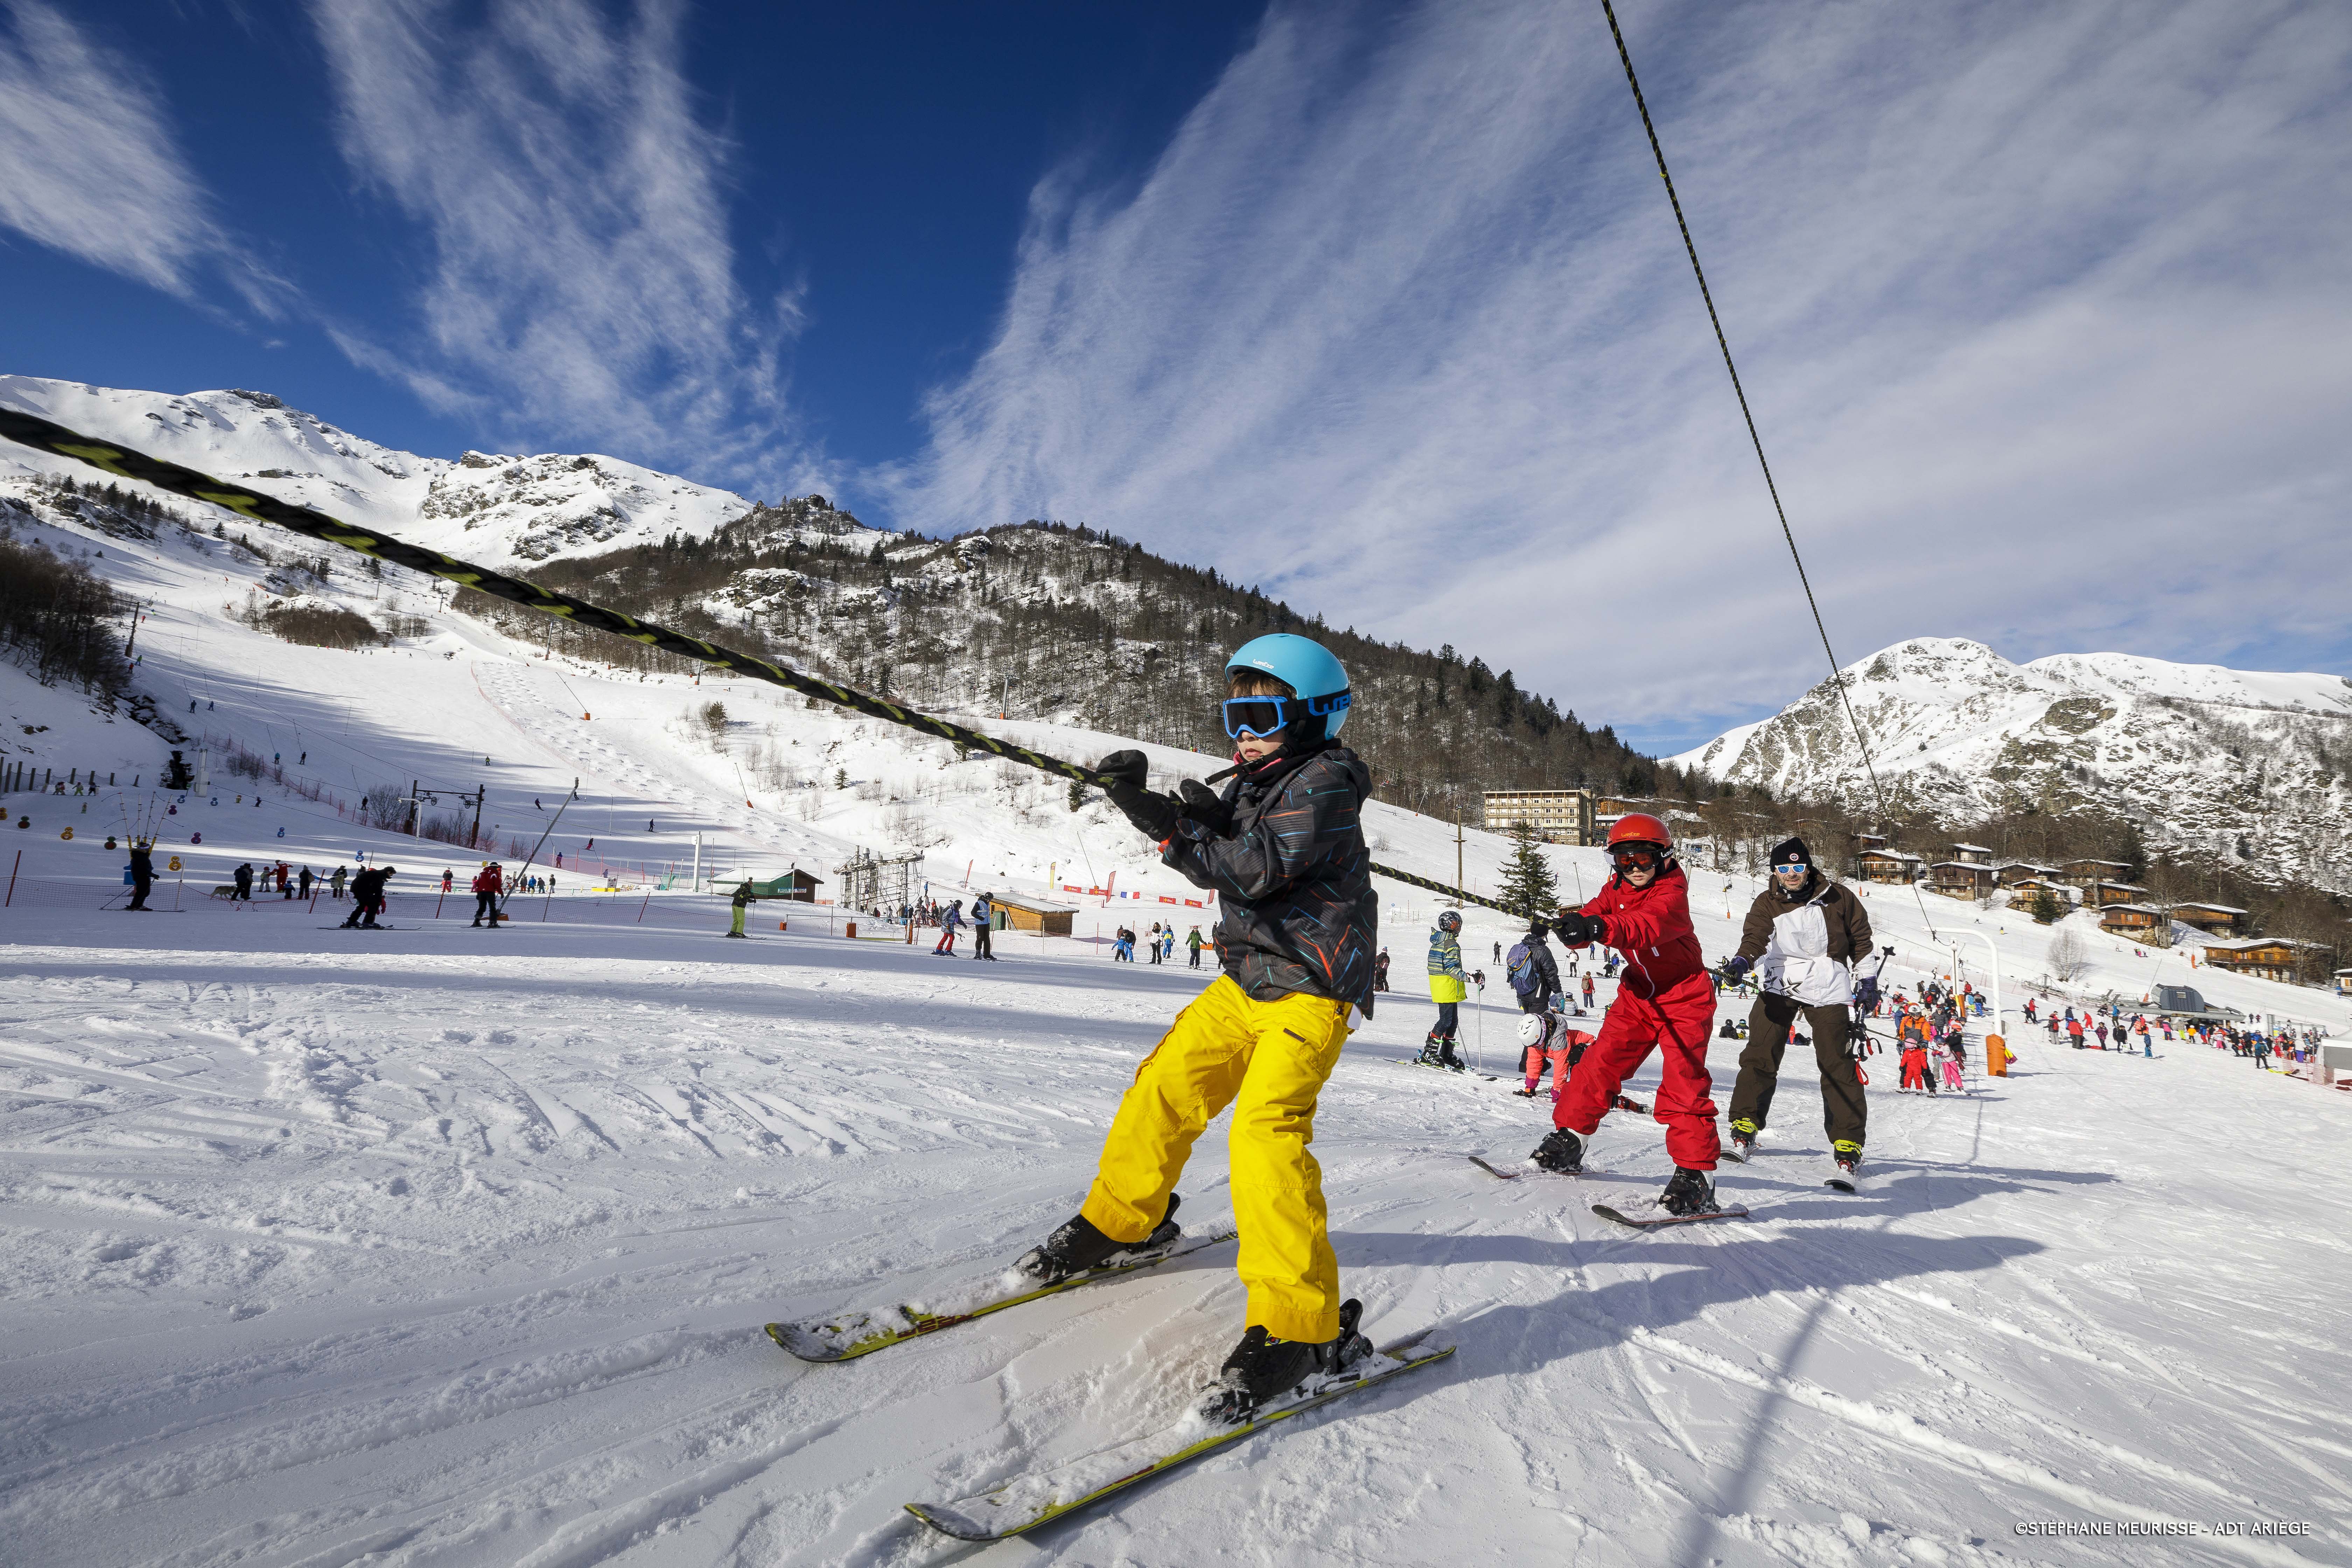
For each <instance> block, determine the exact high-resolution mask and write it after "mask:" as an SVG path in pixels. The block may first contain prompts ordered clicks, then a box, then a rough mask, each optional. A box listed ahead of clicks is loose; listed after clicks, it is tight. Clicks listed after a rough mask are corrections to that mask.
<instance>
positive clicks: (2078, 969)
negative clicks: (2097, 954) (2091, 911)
mask: <svg viewBox="0 0 2352 1568" xmlns="http://www.w3.org/2000/svg"><path fill="white" fill-rule="evenodd" d="M2090 967H2091V955H2090V952H2089V951H2088V950H2087V949H2085V948H2084V945H2083V933H2082V932H2081V931H2076V930H2074V928H2073V927H2071V926H2070V927H2068V928H2067V929H2066V930H2064V931H2060V932H2059V933H2058V934H2057V935H2056V936H2055V937H2054V938H2053V939H2052V940H2051V942H2050V977H2051V978H2052V979H2053V980H2055V981H2057V982H2058V983H2059V984H2061V985H2072V984H2074V982H2075V981H2077V980H2080V979H2081V978H2083V975H2084V972H2085V971H2087V970H2088V969H2089V968H2090Z"/></svg>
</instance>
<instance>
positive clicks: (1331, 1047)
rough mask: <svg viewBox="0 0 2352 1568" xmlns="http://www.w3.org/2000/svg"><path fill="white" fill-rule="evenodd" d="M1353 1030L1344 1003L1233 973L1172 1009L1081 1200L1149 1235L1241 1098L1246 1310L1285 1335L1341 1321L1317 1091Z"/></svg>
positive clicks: (1102, 1217)
mask: <svg viewBox="0 0 2352 1568" xmlns="http://www.w3.org/2000/svg"><path fill="white" fill-rule="evenodd" d="M1347 1042H1348V1005H1347V1004H1346V1003H1345V1002H1334V1001H1332V1000H1330V999H1329V998H1328V997H1324V996H1285V997H1283V998H1282V999H1281V1000H1280V1001H1277V1002H1254V1001H1252V1000H1251V999H1250V998H1249V996H1248V994H1246V993H1244V991H1243V990H1242V988H1241V987H1240V986H1238V985H1236V984H1234V980H1233V977H1232V976H1231V975H1228V974H1221V975H1219V976H1218V977H1217V979H1216V981H1215V983H1214V984H1212V985H1210V987H1209V988H1208V989H1207V990H1205V991H1203V992H1202V993H1201V994H1200V995H1198V996H1196V997H1194V998H1193V999H1192V1005H1190V1006H1188V1007H1186V1008H1185V1009H1184V1010H1183V1011H1182V1012H1181V1013H1179V1014H1177V1015H1176V1021H1175V1022H1174V1023H1173V1024H1171V1025H1170V1026H1169V1027H1168V1033H1167V1034H1165V1035H1163V1036H1161V1037H1160V1044H1159V1046H1158V1047H1156V1048H1154V1049H1153V1051H1152V1053H1151V1054H1150V1056H1148V1057H1146V1058H1143V1065H1142V1066H1141V1067H1139V1068H1137V1069H1136V1072H1135V1084H1134V1086H1133V1087H1132V1088H1130V1089H1129V1090H1128V1091H1127V1096H1126V1098H1125V1099H1123V1100H1120V1101H1119V1103H1118V1115H1117V1116H1116V1117H1114V1118H1113V1119H1112V1121H1111V1124H1110V1136H1109V1137H1108V1139H1106V1140H1105V1141H1104V1142H1103V1152H1102V1164H1101V1167H1100V1169H1099V1170H1098V1171H1097V1173H1096V1176H1095V1184H1094V1188H1093V1190H1092V1191H1090V1192H1088V1193H1087V1202H1086V1206H1085V1207H1084V1208H1083V1209H1081V1210H1079V1212H1080V1213H1081V1214H1083V1215H1086V1217H1087V1221H1088V1223H1090V1224H1092V1225H1093V1226H1095V1228H1097V1230H1100V1231H1101V1232H1102V1233H1103V1234H1104V1235H1105V1236H1108V1237H1110V1238H1111V1239H1113V1240H1114V1241H1140V1240H1142V1239H1143V1238H1144V1237H1147V1236H1149V1235H1150V1234H1151V1232H1152V1229H1153V1227H1155V1226H1158V1225H1159V1223H1160V1220H1161V1219H1162V1218H1163V1217H1164V1216H1165V1215H1167V1212H1168V1194H1170V1193H1171V1192H1173V1191H1174V1190H1175V1187H1176V1178H1177V1177H1178V1176H1180V1175H1181V1174H1182V1173H1183V1170H1184V1162H1185V1160H1186V1158H1187V1157H1189V1156H1190V1155H1191V1154H1192V1144H1193V1142H1194V1141H1195V1140H1196V1139H1198V1138H1199V1137H1200V1136H1201V1134H1202V1131H1205V1130H1206V1129H1207V1127H1208V1125H1209V1118H1211V1117H1213V1116H1214V1115H1216V1114H1217V1112H1219V1111H1221V1110H1223V1109H1224V1108H1225V1107H1226V1106H1228V1105H1231V1106H1233V1107H1234V1125H1233V1131H1232V1133H1231V1134H1230V1146H1231V1149H1232V1156H1233V1182H1234V1221H1235V1224H1236V1227H1237V1228H1238V1229H1239V1230H1240V1232H1241V1266H1240V1267H1241V1277H1242V1283H1243V1284H1244V1285H1245V1286H1246V1287H1248V1289H1249V1321H1250V1322H1252V1323H1255V1324H1262V1325H1263V1326H1264V1327H1265V1331H1266V1332H1267V1333H1269V1334H1272V1335H1273V1336H1274V1337H1275V1338H1276V1339H1284V1340H1304V1341H1307V1342H1311V1343H1319V1342H1322V1341H1325V1340H1328V1339H1330V1338H1332V1337H1333V1336H1334V1335H1336V1334H1338V1333H1339V1258H1336V1257H1335V1256H1333V1254H1332V1251H1331V1241H1330V1238H1329V1237H1328V1236H1327V1235H1326V1234H1325V1230H1324V1226H1325V1215H1324V1208H1323V1171H1322V1167H1320V1166H1318V1164H1316V1163H1315V1156H1314V1155H1312V1154H1310V1153H1308V1152H1307V1144H1309V1143H1311V1142H1314V1140H1315V1097H1316V1096H1317V1095H1318V1094H1319V1093H1320V1092H1321V1091H1322V1089H1323V1080H1324V1079H1327V1078H1329V1077H1330V1076H1331V1069H1332V1068H1334V1067H1336V1066H1338V1065H1339V1047H1342V1046H1344V1045H1346V1044H1347Z"/></svg>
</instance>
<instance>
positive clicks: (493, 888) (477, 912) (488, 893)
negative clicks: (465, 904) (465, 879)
mask: <svg viewBox="0 0 2352 1568" xmlns="http://www.w3.org/2000/svg"><path fill="white" fill-rule="evenodd" d="M504 891H506V876H505V868H503V867H501V866H500V865H499V863H498V862H497V861H495V860H493V861H491V862H490V863H489V864H488V865H487V866H485V867H483V868H481V870H480V872H479V873H478V874H477V875H476V876H475V878H474V923H475V924H476V925H480V924H481V923H482V920H483V917H485V916H488V919H489V922H490V929H491V930H492V931H496V930H498V929H499V918H500V917H499V894H500V893H502V892H504Z"/></svg>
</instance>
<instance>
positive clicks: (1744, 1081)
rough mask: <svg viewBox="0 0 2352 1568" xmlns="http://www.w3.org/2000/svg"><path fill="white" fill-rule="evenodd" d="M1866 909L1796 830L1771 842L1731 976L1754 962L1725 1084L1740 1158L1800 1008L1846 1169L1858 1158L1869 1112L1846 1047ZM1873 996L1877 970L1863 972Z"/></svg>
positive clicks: (1767, 1100)
mask: <svg viewBox="0 0 2352 1568" xmlns="http://www.w3.org/2000/svg"><path fill="white" fill-rule="evenodd" d="M1870 947H1871V933H1870V916H1869V914H1868V913H1867V912H1866V911H1865V910H1864V909H1863V907H1862V900H1860V899H1858V898H1856V897H1854V895H1853V890H1852V889H1847V888H1843V887H1840V886H1839V885H1838V884H1837V883H1835V882H1832V881H1831V880H1830V879H1828V878H1826V877H1824V876H1822V874H1821V870H1820V868H1817V867H1816V866H1815V865H1814V864H1813V857H1812V854H1811V851H1810V850H1808V849H1807V848H1806V847H1805V841H1804V840H1803V839H1801V838H1790V839H1788V840H1787V841H1785V842H1783V843H1781V844H1780V845H1779V846H1777V847H1775V848H1774V849H1773V851H1772V878H1771V880H1770V881H1769V883H1768V884H1766V886H1765V889H1764V890H1763V891H1762V892H1761V893H1759V894H1758V895H1757V898H1756V902H1755V903H1754V904H1752V905H1750V906H1749V908H1748V921H1747V924H1746V925H1745V926H1744V927H1742V928H1741V931H1740V934H1739V952H1738V956H1736V957H1734V958H1733V959H1731V960H1730V961H1729V962H1728V963H1726V964H1725V965H1724V973H1725V977H1726V978H1727V979H1731V980H1737V979H1738V977H1739V976H1741V975H1743V974H1745V973H1748V970H1750V969H1754V970H1755V971H1756V972H1757V974H1756V979H1757V984H1758V994H1757V997H1756V1005H1755V1007H1754V1008H1753V1009H1751V1010H1750V1012H1749V1013H1748V1047H1747V1048H1746V1049H1745V1050H1743V1051H1741V1052H1740V1053H1739V1081H1738V1085H1737V1086H1736V1087H1735V1088H1734V1089H1733V1090H1732V1093H1731V1152H1732V1153H1733V1154H1734V1155H1735V1156H1736V1157H1738V1158H1739V1159H1743V1160H1744V1159H1746V1158H1747V1157H1748V1151H1749V1150H1750V1148H1751V1147H1752V1146H1753V1145H1754V1143H1755V1142H1756V1134H1757V1133H1758V1132H1759V1131H1761V1130H1762V1129H1763V1128H1764V1127H1765V1125H1766V1124H1767V1122H1768V1120H1769V1117H1770V1115H1771V1111H1772V1094H1773V1091H1774V1090H1775V1089H1778V1088H1779V1087H1780V1056H1781V1053H1782V1052H1783V1051H1785V1050H1786V1049H1788V1046H1789V1027H1790V1025H1791V1024H1793V1023H1794V1022H1795V1021H1796V1017H1797V1015H1798V1013H1799V1012H1802V1013H1803V1014H1804V1015H1805V1022H1806V1023H1807V1024H1808V1025H1809V1026H1811V1029H1812V1032H1813V1060H1814V1063H1815V1064H1816V1065H1817V1066H1818V1067H1819V1068H1821V1073H1822V1121H1823V1123H1824V1124H1825V1126H1826V1127H1827V1129H1828V1131H1829V1136H1830V1150H1831V1152H1832V1157H1833V1158H1834V1159H1835V1160H1836V1161H1837V1163H1838V1165H1839V1166H1840V1167H1841V1168H1842V1169H1843V1170H1844V1171H1846V1172H1848V1173H1852V1172H1853V1169H1854V1167H1855V1166H1857V1165H1858V1164H1860V1163H1861V1161H1862V1146H1863V1142H1864V1138H1865V1136H1866V1134H1867V1131H1868V1125H1869V1122H1868V1117H1869V1112H1868V1110H1866V1109H1865V1107H1864V1100H1863V1097H1862V1080H1861V1079H1860V1077H1859V1076H1858V1075H1857V1074H1856V1073H1855V1071H1854V1061H1853V1057H1851V1056H1849V1055H1848V1054H1847V1052H1846V1039H1847V1036H1848V1032H1849V1031H1850V1030H1851V1029H1852V1028H1853V1020H1852V1016H1851V1015H1850V1013H1849V1010H1848V1004H1849V1003H1851V1002H1853V1000H1854V999H1855V988H1854V981H1853V966H1854V965H1855V964H1856V963H1860V962H1861V961H1862V960H1863V959H1864V957H1866V956H1867V955H1868V954H1869V952H1870ZM1863 989H1864V1000H1865V1001H1869V1000H1874V999H1875V993H1876V989H1877V981H1876V979H1875V977H1873V978H1871V979H1868V980H1865V981H1864V982H1863Z"/></svg>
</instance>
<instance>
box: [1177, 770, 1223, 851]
mask: <svg viewBox="0 0 2352 1568" xmlns="http://www.w3.org/2000/svg"><path fill="white" fill-rule="evenodd" d="M1176 792H1177V795H1178V796H1179V805H1181V808H1182V811H1183V815H1184V819H1185V820H1186V821H1187V822H1192V823H1196V824H1198V825H1199V826H1201V827H1202V829H1204V830H1205V831H1204V833H1203V835H1202V837H1209V838H1223V837H1225V835H1227V834H1228V833H1231V832H1232V831H1233V830H1234V808H1233V807H1232V806H1231V805H1227V804H1226V803H1225V797H1224V796H1223V795H1219V794H1218V793H1217V792H1216V791H1215V790H1213V789H1211V788H1210V787H1209V786H1208V785H1207V784H1202V782H1201V781H1200V780H1199V779H1186V780H1185V781H1184V782H1183V783H1182V784H1179V785H1177V786H1176Z"/></svg>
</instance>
